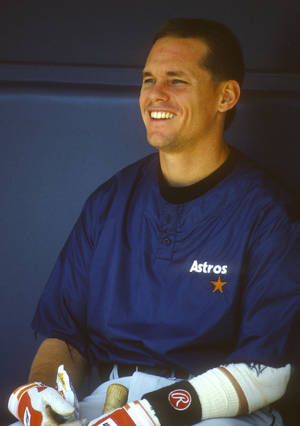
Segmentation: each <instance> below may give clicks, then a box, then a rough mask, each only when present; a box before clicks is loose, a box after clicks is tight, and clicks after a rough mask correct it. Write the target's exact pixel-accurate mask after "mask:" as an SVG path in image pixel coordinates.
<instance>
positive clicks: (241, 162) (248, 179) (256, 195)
mask: <svg viewBox="0 0 300 426" xmlns="http://www.w3.org/2000/svg"><path fill="white" fill-rule="evenodd" d="M237 153H238V161H237V163H236V167H235V169H234V171H233V173H232V175H231V179H230V183H231V185H232V186H233V187H234V190H235V191H236V192H237V193H239V196H240V197H241V198H242V202H243V204H244V206H245V208H246V206H247V208H248V209H249V210H250V211H251V212H254V211H256V213H257V215H258V216H259V217H260V218H262V217H264V218H267V217H269V218H270V220H272V219H274V217H275V216H277V217H280V218H281V219H284V218H285V219H286V220H288V221H291V222H299V218H300V217H299V216H300V208H299V200H297V198H296V195H295V194H294V193H293V192H292V191H291V190H290V189H289V188H288V187H287V186H286V184H284V183H283V182H282V181H280V180H279V179H278V178H277V177H275V176H273V175H271V174H270V173H269V172H268V171H266V170H265V169H263V168H262V167H261V166H259V165H258V164H257V163H256V162H255V161H254V160H252V159H250V158H249V157H247V156H246V155H245V154H243V153H241V152H240V151H237Z"/></svg>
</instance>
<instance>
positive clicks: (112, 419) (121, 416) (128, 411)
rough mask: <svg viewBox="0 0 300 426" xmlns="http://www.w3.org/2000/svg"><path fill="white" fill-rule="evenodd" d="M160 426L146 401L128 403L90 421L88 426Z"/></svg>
mask: <svg viewBox="0 0 300 426" xmlns="http://www.w3.org/2000/svg"><path fill="white" fill-rule="evenodd" d="M119 425H120V426H160V422H159V420H158V418H157V417H156V415H155V413H154V411H153V410H152V408H151V405H150V404H149V402H148V401H147V400H146V399H142V400H141V401H134V402H130V403H129V404H126V405H124V407H122V408H118V409H117V410H115V411H113V412H112V413H110V414H105V415H104V416H101V417H98V418H97V419H94V420H92V421H91V422H90V423H89V424H88V426H119Z"/></svg>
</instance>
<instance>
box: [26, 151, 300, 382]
mask: <svg viewBox="0 0 300 426" xmlns="http://www.w3.org/2000/svg"><path fill="white" fill-rule="evenodd" d="M289 207H290V202H289V199H288V197H286V196H285V195H283V192H282V191H281V190H279V189H277V187H276V186H275V185H274V184H273V182H271V181H270V179H269V178H268V177H267V176H266V175H265V174H264V172H263V171H261V170H259V169H257V168H256V167H255V166H253V165H252V163H251V162H250V161H249V160H248V159H246V158H245V157H244V156H243V155H242V154H241V153H239V152H238V151H237V150H235V149H232V152H231V155H230V156H229V158H228V160H227V161H226V162H225V163H224V164H223V165H222V166H221V167H220V168H219V169H218V170H217V171H216V172H214V173H213V174H212V175H211V176H209V177H208V178H206V179H204V180H203V181H201V182H199V183H197V184H194V185H192V186H190V187H188V188H170V187H168V185H167V184H166V182H164V181H163V177H162V175H161V172H160V167H159V159H158V155H157V154H152V155H150V156H148V157H146V158H144V159H142V160H140V161H138V162H136V163H135V164H133V165H130V166H129V167H127V168H125V169H123V170H121V171H120V172H119V173H117V174H116V175H115V176H113V177H112V178H111V179H110V180H108V181H107V182H106V183H104V184H103V185H101V186H100V187H99V188H98V189H97V190H96V191H95V192H94V193H93V194H92V195H91V196H90V197H89V199H88V200H87V202H86V203H85V205H84V208H83V210H82V213H81V215H80V217H79V219H78V221H77V223H76V224H75V227H74V229H73V230H72V232H71V234H70V236H69V238H68V240H67V242H66V244H65V246H64V248H63V250H62V252H61V253H60V256H59V258H58V260H57V263H56V265H55V267H54V270H53V272H52V274H51V276H50V279H49V281H48V283H47V285H46V287H45V289H44V291H43V293H42V296H41V298H40V302H39V305H38V308H37V311H36V313H35V316H34V319H33V323H32V325H33V328H34V330H35V331H36V332H38V333H41V334H43V335H44V336H46V337H56V338H59V339H62V340H65V341H66V342H68V343H70V344H71V345H73V346H74V347H75V348H77V349H78V350H79V351H80V352H81V353H82V354H83V355H84V356H86V357H87V358H88V359H89V360H90V362H91V363H93V364H98V363H101V362H113V363H128V364H143V365H149V366H154V365H157V366H166V365H167V366H174V365H176V366H180V367H183V368H186V369H187V370H189V371H190V372H192V373H193V374H200V373H201V372H203V371H206V370H207V369H208V368H212V367H215V366H217V365H219V364H224V363H225V364H226V363H230V362H256V363H263V364H266V365H271V366H281V365H284V364H286V363H288V362H299V361H300V347H299V346H300V345H299V344H298V341H299V337H297V334H298V329H299V328H298V327H299V325H300V321H299V317H300V314H299V312H300V262H299V260H300V259H299V254H300V225H299V223H297V222H296V221H293V220H292V219H291V218H290V215H289Z"/></svg>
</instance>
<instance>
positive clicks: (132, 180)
mask: <svg viewBox="0 0 300 426" xmlns="http://www.w3.org/2000/svg"><path fill="white" fill-rule="evenodd" d="M158 162H159V160H158V155H157V154H150V155H148V156H146V157H144V158H141V159H139V160H138V161H135V162H134V163H132V164H129V165H128V166H126V167H124V168H123V169H121V170H119V171H118V172H117V173H115V174H114V175H113V176H112V177H111V178H109V179H108V180H107V181H105V182H104V183H102V184H101V185H99V186H98V187H97V188H96V189H95V190H94V191H93V192H92V193H91V194H90V195H89V196H88V198H87V200H86V202H85V204H84V207H83V212H88V214H89V213H90V214H91V215H93V214H95V213H96V214H97V216H98V215H99V214H102V213H105V211H107V210H109V209H110V207H111V206H112V205H113V206H114V207H116V206H118V204H120V203H122V202H123V201H124V202H125V201H126V200H127V199H128V198H129V196H130V193H131V192H132V190H133V188H134V187H135V186H136V185H137V183H138V182H140V181H141V180H142V181H143V184H144V185H145V186H147V185H148V186H149V185H150V183H149V182H152V184H153V182H154V179H144V178H145V177H146V176H149V175H156V170H157V164H158Z"/></svg>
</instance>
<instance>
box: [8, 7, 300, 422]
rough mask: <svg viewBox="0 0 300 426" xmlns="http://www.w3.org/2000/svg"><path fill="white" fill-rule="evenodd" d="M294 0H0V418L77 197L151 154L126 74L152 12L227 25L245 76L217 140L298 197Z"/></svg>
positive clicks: (142, 51) (25, 358) (32, 346)
mask: <svg viewBox="0 0 300 426" xmlns="http://www.w3.org/2000/svg"><path fill="white" fill-rule="evenodd" d="M299 9H300V6H299V2H298V1H293V0H290V1H288V2H282V1H277V0H265V1H264V2H261V1H259V0H251V1H250V0H249V1H248V0H245V1H244V2H240V0H230V1H228V2H223V1H220V0H211V1H210V2H209V4H208V3H207V2H204V1H203V0H197V1H192V0H187V1H186V2H184V4H182V2H181V1H179V0H174V1H173V2H172V6H171V3H170V2H162V1H157V2H156V1H154V2H150V3H149V4H144V3H141V2H137V1H133V0H129V1H128V2H124V1H112V2H109V4H105V5H104V2H101V1H96V0H87V1H86V2H85V6H84V7H82V2H76V1H75V0H72V1H69V0H64V1H61V0H60V1H58V0H52V1H51V2H50V1H45V2H40V1H37V0H28V1H26V2H25V3H24V4H23V3H22V2H20V1H18V0H9V1H8V0H5V1H3V5H1V14H0V24H1V25H0V28H1V37H0V130H1V133H0V135H1V140H0V174H1V179H0V186H1V188H0V191H1V192H0V194H1V195H0V196H1V210H0V219H1V220H0V235H1V239H0V268H1V278H2V279H1V280H0V303H1V309H0V323H1V327H0V334H1V335H0V341H1V352H0V361H1V362H0V401H1V402H0V424H1V425H5V424H7V422H8V418H9V416H8V413H7V410H6V404H7V398H8V395H9V393H10V392H11V391H12V390H13V389H14V388H15V387H16V386H17V385H19V384H22V383H23V382H24V381H25V380H26V378H27V374H28V369H29V366H30V363H31V360H32V357H33V355H34V353H35V350H36V349H37V347H38V344H39V341H38V340H35V338H34V336H33V334H32V332H31V329H30V322H31V318H32V315H33V312H34V309H35V306H36V303H37V300H38V297H39V295H40V293H41V291H42V288H43V286H44V284H45V282H46V280H47V278H48V275H49V273H50V271H51V268H52V266H53V264H54V262H55V259H56V257H57V255H58V252H59V250H60V249H61V247H62V245H63V243H64V241H65V239H66V237H67V235H68V233H69V232H70V230H71V228H72V226H73V224H74V222H75V220H76V218H77V216H78V214H79V213H80V210H81V207H82V204H83V202H84V200H85V199H86V197H87V196H88V194H89V193H90V192H91V191H93V190H94V189H95V188H96V187H97V186H98V185H99V184H100V183H102V182H103V181H104V180H106V179H107V178H109V177H110V176H111V175H112V174H113V173H114V172H115V171H117V170H118V169H119V168H121V167H123V166H125V165H127V164H128V163H131V162H133V161H135V160H136V159H138V158H140V157H142V156H144V155H146V154H148V153H149V152H152V150H151V149H150V147H149V146H148V145H147V142H146V140H145V134H144V129H143V125H142V121H141V119H140V116H139V108H138V101H137V97H138V90H139V89H138V86H139V81H140V72H141V66H142V64H143V61H144V58H145V57H146V53H147V49H148V48H149V46H150V44H151V37H152V35H153V32H154V31H155V30H156V29H157V27H158V25H160V24H161V23H162V22H164V21H165V19H167V18H168V17H170V16H187V17H191V16H202V17H207V18H212V19H217V20H220V21H222V22H224V23H226V24H228V25H229V26H230V27H231V28H232V29H233V30H234V31H235V32H236V33H237V34H238V35H239V36H240V39H241V42H242V45H243V47H244V50H245V56H246V66H247V76H246V81H245V85H244V91H243V94H242V98H241V102H240V106H239V109H238V113H237V116H236V119H235V121H234V122H233V124H232V127H231V128H230V129H229V130H228V132H227V134H226V137H227V140H228V142H230V143H232V144H233V145H235V146H237V147H238V148H240V149H241V150H242V151H244V152H245V153H247V154H249V155H250V156H251V157H253V158H254V159H255V160H256V161H257V162H258V163H260V164H261V165H263V166H264V167H265V168H267V169H268V170H269V171H270V172H271V173H273V174H274V175H275V176H277V177H278V178H279V179H280V180H281V181H283V182H284V183H286V184H287V185H288V186H290V187H291V188H292V189H293V190H294V191H295V192H296V195H298V196H299V184H300V167H299V158H300V144H299V136H298V127H299V124H298V121H299V117H300V56H299V52H300V49H299V46H300V37H299V22H298V24H297V21H298V20H299ZM270 11H272V13H269V12H270ZM297 18H298V19H297ZM124 34H126V37H125V36H124ZM299 272H300V271H299Z"/></svg>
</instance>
